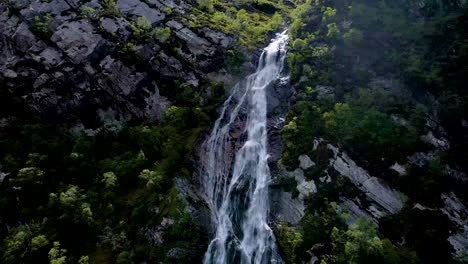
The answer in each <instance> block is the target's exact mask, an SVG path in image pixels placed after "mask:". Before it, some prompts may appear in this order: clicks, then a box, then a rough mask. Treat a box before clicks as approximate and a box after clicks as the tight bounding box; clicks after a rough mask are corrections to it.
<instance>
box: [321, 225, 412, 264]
mask: <svg viewBox="0 0 468 264" xmlns="http://www.w3.org/2000/svg"><path fill="white" fill-rule="evenodd" d="M331 240H332V253H331V254H329V255H327V256H325V258H324V259H323V261H324V262H325V263H356V264H357V263H419V259H418V258H417V256H416V254H415V253H414V252H412V253H410V254H406V252H404V251H399V250H397V249H396V248H395V247H394V246H393V245H392V243H391V242H390V241H389V240H387V239H383V240H382V239H380V238H379V237H378V236H377V230H376V228H375V225H374V224H373V223H371V222H370V221H367V220H365V219H364V218H358V219H357V221H356V222H355V223H354V224H352V225H351V226H350V227H349V228H348V229H347V230H340V229H338V228H336V227H335V228H333V230H332V234H331Z"/></svg>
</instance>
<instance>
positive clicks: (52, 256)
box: [49, 241, 67, 264]
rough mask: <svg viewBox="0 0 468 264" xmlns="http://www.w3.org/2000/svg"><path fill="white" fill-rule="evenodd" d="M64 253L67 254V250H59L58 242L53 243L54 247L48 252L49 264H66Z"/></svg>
mask: <svg viewBox="0 0 468 264" xmlns="http://www.w3.org/2000/svg"><path fill="white" fill-rule="evenodd" d="M65 253H67V250H66V249H61V248H60V242H58V241H54V247H53V248H51V249H50V251H49V260H50V264H65V263H67V257H66V256H65Z"/></svg>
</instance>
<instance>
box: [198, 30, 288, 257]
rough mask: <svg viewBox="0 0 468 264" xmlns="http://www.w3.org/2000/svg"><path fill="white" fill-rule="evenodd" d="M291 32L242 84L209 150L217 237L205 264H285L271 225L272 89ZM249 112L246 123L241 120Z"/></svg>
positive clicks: (207, 180) (207, 171)
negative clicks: (238, 131) (237, 129)
mask: <svg viewBox="0 0 468 264" xmlns="http://www.w3.org/2000/svg"><path fill="white" fill-rule="evenodd" d="M287 41H288V35H287V33H286V31H285V32H282V33H281V34H278V35H277V37H276V38H275V39H274V40H272V42H271V43H270V44H269V45H268V46H267V47H266V48H265V49H264V50H263V52H262V55H261V56H260V61H259V63H258V68H257V71H256V72H255V73H254V74H252V75H250V76H248V77H247V78H246V79H245V80H243V81H241V82H240V83H238V84H237V85H236V86H235V87H234V88H233V91H232V93H231V95H230V96H229V98H228V99H227V100H226V102H225V103H224V106H223V109H222V112H221V115H220V117H219V118H218V120H216V123H215V126H214V128H213V131H212V133H211V135H210V138H209V139H208V140H207V142H205V147H204V150H205V151H206V153H207V155H208V157H207V161H206V163H207V164H205V166H202V170H203V171H202V172H201V173H202V175H203V179H202V180H203V184H204V189H205V194H206V199H207V202H208V204H209V206H210V207H211V211H212V217H213V221H214V223H215V224H216V235H215V237H214V238H213V240H212V241H211V243H210V244H209V247H208V250H207V252H206V254H205V257H204V263H207V264H211V263H223V264H224V263H248V264H250V263H256V264H257V263H282V260H281V257H280V256H279V254H278V252H277V249H276V243H275V238H274V234H273V231H272V230H271V228H270V227H269V226H268V222H267V221H268V210H269V202H268V184H269V181H270V172H269V168H268V164H267V160H268V153H267V96H266V90H267V86H268V85H269V84H270V83H272V82H273V81H274V80H276V79H277V78H278V77H279V75H280V73H281V71H282V68H283V64H284V59H285V58H286V45H287ZM241 112H245V115H246V119H247V121H246V122H243V121H242V120H240V119H245V117H240V115H241V114H240V113H241ZM239 122H241V123H242V122H243V123H244V124H245V131H244V132H245V133H246V134H247V138H246V140H245V139H244V140H242V139H238V141H240V143H241V144H242V143H243V145H242V147H240V149H238V151H237V153H235V158H234V160H233V163H234V165H233V167H232V169H231V164H232V162H230V161H231V160H232V156H233V155H232V151H235V147H234V146H233V143H232V140H231V138H232V137H231V133H232V130H233V127H234V126H238V123H239Z"/></svg>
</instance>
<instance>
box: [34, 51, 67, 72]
mask: <svg viewBox="0 0 468 264" xmlns="http://www.w3.org/2000/svg"><path fill="white" fill-rule="evenodd" d="M33 58H34V60H35V61H37V62H39V63H41V64H42V65H44V67H46V68H47V69H50V68H53V67H56V66H59V65H60V64H62V62H63V57H62V53H61V52H60V51H58V50H57V49H54V48H52V47H47V48H46V49H45V50H43V51H42V52H41V53H40V54H39V55H38V56H34V57H33Z"/></svg>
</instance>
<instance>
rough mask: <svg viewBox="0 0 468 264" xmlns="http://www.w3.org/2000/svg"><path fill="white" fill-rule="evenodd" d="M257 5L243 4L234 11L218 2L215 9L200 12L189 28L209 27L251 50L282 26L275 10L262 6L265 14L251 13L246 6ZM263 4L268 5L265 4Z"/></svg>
mask: <svg viewBox="0 0 468 264" xmlns="http://www.w3.org/2000/svg"><path fill="white" fill-rule="evenodd" d="M203 2H205V1H203ZM207 2H210V1H207ZM259 4H260V3H259V2H257V3H253V2H252V3H243V4H242V5H241V6H240V7H241V8H240V9H239V10H236V8H235V7H234V6H231V4H228V3H224V2H223V3H221V2H220V3H219V6H218V8H217V9H213V11H210V12H208V13H202V12H200V14H198V15H197V16H196V17H194V19H193V20H192V21H191V22H190V26H191V27H192V28H199V27H210V28H213V29H216V30H219V31H222V32H224V33H226V34H230V35H234V36H236V37H238V40H239V44H240V45H242V46H243V47H245V48H247V49H249V50H253V49H256V48H258V47H259V46H260V45H264V43H265V41H266V39H267V36H268V34H271V33H273V32H278V31H279V30H280V29H281V27H282V26H283V24H284V22H283V18H282V16H281V14H280V13H279V12H276V8H274V9H271V8H267V7H266V6H263V7H266V9H267V10H264V11H265V12H253V11H252V9H251V8H248V5H259ZM263 4H265V5H269V3H266V2H265V3H263ZM263 4H262V5H263ZM208 6H209V5H208ZM243 7H244V8H243ZM205 9H206V8H205ZM260 11H261V10H260ZM270 11H271V12H270Z"/></svg>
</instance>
